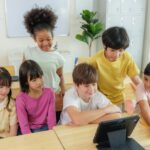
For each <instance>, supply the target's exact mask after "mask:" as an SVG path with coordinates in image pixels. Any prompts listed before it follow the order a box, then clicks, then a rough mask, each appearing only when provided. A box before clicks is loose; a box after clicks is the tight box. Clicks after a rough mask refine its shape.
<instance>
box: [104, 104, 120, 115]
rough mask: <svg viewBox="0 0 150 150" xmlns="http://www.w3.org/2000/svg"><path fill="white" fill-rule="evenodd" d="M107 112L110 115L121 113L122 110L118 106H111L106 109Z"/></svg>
mask: <svg viewBox="0 0 150 150" xmlns="http://www.w3.org/2000/svg"><path fill="white" fill-rule="evenodd" d="M105 111H106V114H109V113H121V110H120V108H119V107H118V106H116V105H113V104H111V105H109V106H107V107H106V108H105Z"/></svg>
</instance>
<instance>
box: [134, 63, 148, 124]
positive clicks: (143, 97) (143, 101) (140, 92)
mask: <svg viewBox="0 0 150 150" xmlns="http://www.w3.org/2000/svg"><path fill="white" fill-rule="evenodd" d="M136 97H137V103H138V105H139V107H140V110H141V114H142V117H143V118H144V120H145V121H146V122H147V124H148V125H150V63H148V64H147V66H146V68H145V70H144V77H143V82H142V83H141V84H139V85H138V86H137V89H136Z"/></svg>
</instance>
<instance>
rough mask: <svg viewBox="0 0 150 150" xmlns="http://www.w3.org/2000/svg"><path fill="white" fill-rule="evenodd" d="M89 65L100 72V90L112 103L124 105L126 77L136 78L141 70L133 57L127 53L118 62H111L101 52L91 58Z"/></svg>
mask: <svg viewBox="0 0 150 150" xmlns="http://www.w3.org/2000/svg"><path fill="white" fill-rule="evenodd" d="M89 63H90V64H91V65H93V66H94V67H95V68H96V69H97V71H98V76H99V78H98V89H99V90H100V91H101V92H102V93H103V94H105V95H106V96H107V98H109V99H110V100H111V101H112V103H114V104H120V103H122V102H123V100H124V94H123V90H124V83H123V81H124V79H125V77H126V76H127V75H128V76H129V77H134V76H136V75H138V74H139V69H138V67H137V65H136V64H135V62H134V60H133V58H132V57H131V55H130V54H129V53H128V52H127V51H125V52H123V54H122V55H121V56H120V57H119V58H118V59H117V60H116V61H114V62H111V61H109V60H108V59H106V57H105V55H104V50H101V51H99V52H98V53H97V54H96V55H94V56H93V57H91V58H90V60H89Z"/></svg>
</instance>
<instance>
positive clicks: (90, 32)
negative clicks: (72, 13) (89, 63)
mask: <svg viewBox="0 0 150 150" xmlns="http://www.w3.org/2000/svg"><path fill="white" fill-rule="evenodd" d="M80 15H81V18H82V20H83V21H82V22H81V27H80V28H81V29H82V30H83V31H82V33H81V34H77V35H76V39H78V40H80V41H82V42H85V43H87V44H88V47H89V56H91V50H92V49H91V48H92V43H93V41H94V40H96V39H98V38H99V37H100V36H101V32H102V31H103V29H104V26H103V24H102V23H101V22H99V20H98V19H97V18H96V12H93V11H89V10H83V11H82V12H81V13H80Z"/></svg>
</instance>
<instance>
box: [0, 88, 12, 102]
mask: <svg viewBox="0 0 150 150" xmlns="http://www.w3.org/2000/svg"><path fill="white" fill-rule="evenodd" d="M9 91H10V87H8V86H0V101H1V100H4V99H5V97H6V96H7V95H8V93H9Z"/></svg>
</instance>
